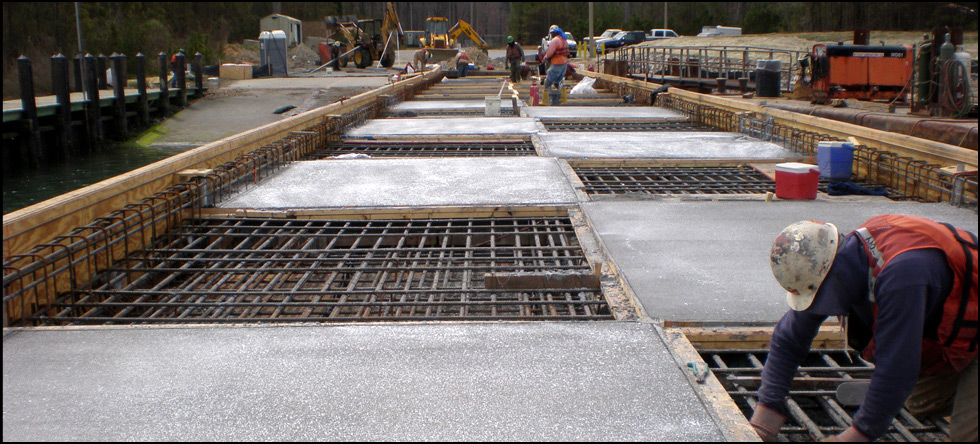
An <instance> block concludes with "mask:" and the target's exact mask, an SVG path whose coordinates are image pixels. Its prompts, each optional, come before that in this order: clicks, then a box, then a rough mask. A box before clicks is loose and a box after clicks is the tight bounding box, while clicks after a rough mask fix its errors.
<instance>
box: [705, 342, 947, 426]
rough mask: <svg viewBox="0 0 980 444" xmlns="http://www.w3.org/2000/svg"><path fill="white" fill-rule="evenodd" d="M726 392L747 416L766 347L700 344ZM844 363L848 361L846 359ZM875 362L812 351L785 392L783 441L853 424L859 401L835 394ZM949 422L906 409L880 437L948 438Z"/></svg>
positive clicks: (868, 372)
mask: <svg viewBox="0 0 980 444" xmlns="http://www.w3.org/2000/svg"><path fill="white" fill-rule="evenodd" d="M698 352H699V353H700V354H701V357H702V359H704V361H705V362H707V363H708V365H709V367H710V369H711V372H712V373H714V374H715V376H716V377H718V379H719V381H721V384H722V385H723V386H724V387H725V389H726V390H727V391H728V394H729V395H731V397H732V398H733V399H734V400H735V403H736V404H737V405H738V406H739V409H741V410H742V413H743V414H744V415H745V416H746V417H747V418H751V417H752V412H753V411H755V408H756V405H757V403H758V399H757V395H758V388H759V385H760V384H761V379H762V368H763V366H764V364H763V363H764V362H765V360H766V357H767V356H768V350H764V349H760V350H729V349H721V350H711V349H703V350H698ZM842 363H844V364H842ZM873 371H874V366H873V365H872V364H870V363H868V362H867V361H864V360H863V359H860V357H858V356H855V355H854V354H853V353H852V354H851V355H850V357H848V355H847V354H846V353H845V352H844V351H843V350H822V351H820V352H814V351H811V352H810V354H809V355H808V356H807V357H806V359H805V360H804V362H803V364H801V365H800V367H799V369H798V370H797V374H796V378H795V379H794V382H793V385H792V386H791V387H790V392H789V396H788V398H787V404H786V405H787V411H788V413H789V417H788V418H787V422H786V424H785V425H783V427H782V428H781V429H780V434H779V436H778V439H779V441H797V442H798V441H819V440H821V439H823V438H825V437H830V436H834V435H836V434H838V433H841V432H843V431H844V430H845V429H847V428H848V427H850V425H851V422H852V416H853V415H854V413H855V412H856V411H857V409H858V408H857V407H852V406H844V405H842V404H841V403H839V402H838V401H837V399H836V397H835V394H836V389H837V386H838V385H840V384H841V383H843V382H847V381H854V380H868V379H869V378H870V377H871V373H872V372H873ZM948 433H949V423H948V421H946V420H945V419H943V418H921V419H920V418H916V417H914V416H912V414H910V413H909V412H908V410H906V409H902V411H901V412H900V413H899V415H898V416H897V417H896V418H895V421H894V422H893V423H892V426H891V428H890V429H889V431H888V432H887V433H886V435H885V436H883V437H882V438H880V439H879V440H880V441H896V442H918V441H942V440H948Z"/></svg>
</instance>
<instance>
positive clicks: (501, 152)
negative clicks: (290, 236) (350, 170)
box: [314, 142, 537, 159]
mask: <svg viewBox="0 0 980 444" xmlns="http://www.w3.org/2000/svg"><path fill="white" fill-rule="evenodd" d="M355 154H364V155H367V156H371V157H496V156H536V155H537V152H536V151H535V150H534V145H533V144H531V142H514V143H502V142H493V143H335V144H332V145H330V146H327V147H326V148H323V149H320V150H318V151H317V152H316V153H314V156H315V158H316V159H325V158H329V157H336V156H342V155H355Z"/></svg>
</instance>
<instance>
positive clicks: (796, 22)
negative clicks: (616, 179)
mask: <svg viewBox="0 0 980 444" xmlns="http://www.w3.org/2000/svg"><path fill="white" fill-rule="evenodd" d="M78 4H79V5H80V11H79V16H80V18H81V28H82V36H83V37H82V40H83V41H82V47H83V49H84V51H85V52H89V53H92V54H96V55H97V54H100V53H103V54H106V55H109V54H111V53H113V52H118V53H123V54H126V55H129V56H132V55H135V54H136V53H140V52H142V53H143V54H144V55H147V56H151V55H155V54H156V53H158V52H161V51H166V52H173V51H176V49H178V48H184V49H186V50H187V51H188V53H190V54H193V53H196V52H200V53H201V54H203V55H204V58H205V63H208V64H213V63H217V62H218V61H219V60H220V58H221V51H222V47H223V46H224V45H225V44H227V43H240V42H241V41H242V40H244V39H255V38H257V37H258V33H259V19H261V18H262V17H264V16H267V15H269V14H271V13H273V8H274V7H278V8H279V9H280V11H279V12H281V13H282V14H285V15H289V16H292V17H295V18H297V19H300V20H303V21H305V22H314V23H317V22H322V19H323V17H324V16H328V15H356V16H358V17H359V18H381V17H382V12H383V10H384V3H383V2H83V3H78ZM665 4H666V12H667V15H666V18H667V20H666V23H667V27H669V28H672V29H674V30H675V31H677V32H678V33H679V34H681V35H695V34H697V33H698V32H699V31H700V29H701V27H702V26H712V25H725V26H741V27H742V28H743V32H744V33H746V34H759V33H771V32H811V31H850V30H853V29H854V28H870V29H874V30H923V31H927V30H929V29H932V28H933V27H934V26H939V25H947V26H958V27H962V28H963V29H964V30H966V31H975V30H976V29H977V16H976V12H975V11H976V9H977V3H946V2H900V3H895V2H676V3H674V2H667V3H664V2H594V3H593V5H594V6H593V10H594V18H593V20H594V30H595V32H596V33H600V32H602V30H603V29H606V28H621V29H644V30H648V29H651V28H660V27H663V26H664V17H665V15H664V10H665V8H664V5H665ZM396 7H397V9H398V13H399V17H400V19H401V22H402V27H403V29H405V30H411V29H424V26H425V18H426V17H430V16H442V17H447V18H448V19H449V20H450V22H451V23H455V22H456V21H457V20H465V21H467V22H470V24H472V25H473V26H474V28H475V29H476V30H477V31H478V32H480V33H481V34H483V35H488V36H506V35H513V36H514V37H515V38H517V39H518V41H521V42H524V44H525V46H529V45H534V44H536V42H537V41H538V39H540V38H541V37H543V36H544V35H545V33H546V32H547V29H548V27H549V26H550V25H552V24H557V25H559V26H561V27H562V28H563V29H564V30H566V31H569V32H572V33H573V34H574V35H575V36H577V37H583V36H586V34H588V30H589V23H588V20H589V13H588V3H587V2H396ZM77 35H78V33H77V30H76V21H75V3H72V2H52V3H44V2H3V67H4V98H5V99H6V98H8V96H9V95H10V93H11V91H14V93H13V94H16V92H15V91H16V77H17V76H16V70H15V69H16V59H17V57H19V56H21V55H25V56H27V57H29V58H31V59H32V60H38V59H43V58H46V57H50V56H51V55H53V54H55V53H62V54H64V55H66V56H68V57H73V56H74V55H75V54H76V53H77V52H78V48H79V42H78V38H77ZM46 83H50V82H49V81H46V80H44V79H43V78H40V79H39V81H36V82H35V84H37V85H38V87H39V89H41V88H43V85H45V84H46Z"/></svg>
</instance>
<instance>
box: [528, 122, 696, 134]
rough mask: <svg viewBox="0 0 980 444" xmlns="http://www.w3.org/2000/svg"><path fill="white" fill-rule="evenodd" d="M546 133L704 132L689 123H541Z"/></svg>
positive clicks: (694, 124)
mask: <svg viewBox="0 0 980 444" xmlns="http://www.w3.org/2000/svg"><path fill="white" fill-rule="evenodd" d="M541 123H542V124H544V127H545V129H547V130H548V131H554V132H560V131H567V132H570V131H705V130H706V128H704V127H702V126H699V125H698V124H696V123H691V122H572V121H542V122H541Z"/></svg>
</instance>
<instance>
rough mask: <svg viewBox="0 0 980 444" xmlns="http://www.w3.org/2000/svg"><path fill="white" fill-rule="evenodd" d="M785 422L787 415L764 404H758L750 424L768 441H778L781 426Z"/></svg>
mask: <svg viewBox="0 0 980 444" xmlns="http://www.w3.org/2000/svg"><path fill="white" fill-rule="evenodd" d="M785 422H786V417H785V416H783V415H781V414H779V412H777V411H775V410H773V409H770V408H768V407H766V406H764V405H762V404H756V406H755V413H753V414H752V419H751V420H749V424H752V428H754V429H755V432H756V433H758V434H759V438H762V440H763V441H766V442H773V441H776V436H777V435H779V428H780V427H782V426H783V424H784V423H785Z"/></svg>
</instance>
